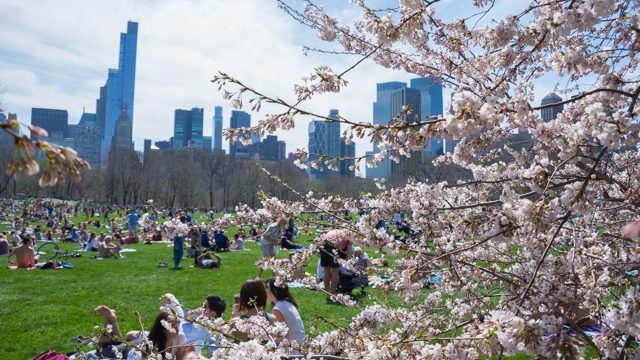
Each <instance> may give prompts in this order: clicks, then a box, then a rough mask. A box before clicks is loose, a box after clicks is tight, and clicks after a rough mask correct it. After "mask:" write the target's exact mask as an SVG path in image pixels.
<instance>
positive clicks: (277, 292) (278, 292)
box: [267, 278, 298, 308]
mask: <svg viewBox="0 0 640 360" xmlns="http://www.w3.org/2000/svg"><path fill="white" fill-rule="evenodd" d="M267 288H268V289H269V291H271V292H272V293H273V295H274V296H275V297H276V300H278V301H288V302H290V303H292V304H293V306H295V307H296V308H297V307H298V303H297V302H296V299H295V298H294V297H293V295H291V292H289V286H287V284H286V283H285V284H284V286H276V279H275V278H271V279H269V280H267Z"/></svg>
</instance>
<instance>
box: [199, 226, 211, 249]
mask: <svg viewBox="0 0 640 360" xmlns="http://www.w3.org/2000/svg"><path fill="white" fill-rule="evenodd" d="M200 236H201V238H200V245H202V247H203V248H204V249H208V248H209V247H210V246H211V245H210V244H209V231H208V230H207V228H206V227H204V226H203V227H202V229H201V230H200Z"/></svg>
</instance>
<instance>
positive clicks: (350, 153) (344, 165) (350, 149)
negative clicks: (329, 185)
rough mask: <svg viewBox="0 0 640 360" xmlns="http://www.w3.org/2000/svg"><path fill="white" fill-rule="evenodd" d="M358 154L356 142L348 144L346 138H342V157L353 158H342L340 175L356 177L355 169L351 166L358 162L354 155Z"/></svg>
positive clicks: (339, 165)
mask: <svg viewBox="0 0 640 360" xmlns="http://www.w3.org/2000/svg"><path fill="white" fill-rule="evenodd" d="M355 156H356V143H354V142H352V143H351V144H347V142H346V141H344V139H340V157H343V158H351V159H348V160H342V161H340V162H339V163H338V171H339V172H340V176H345V177H354V176H355V170H351V167H352V166H354V165H355V164H356V161H355V159H353V157H355Z"/></svg>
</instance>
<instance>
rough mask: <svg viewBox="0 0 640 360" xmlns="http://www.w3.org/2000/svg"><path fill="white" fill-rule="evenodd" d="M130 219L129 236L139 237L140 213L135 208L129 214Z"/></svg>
mask: <svg viewBox="0 0 640 360" xmlns="http://www.w3.org/2000/svg"><path fill="white" fill-rule="evenodd" d="M127 218H128V219H129V237H130V238H131V237H136V238H137V237H138V214H136V212H135V211H133V209H132V210H131V212H130V213H129V215H127Z"/></svg>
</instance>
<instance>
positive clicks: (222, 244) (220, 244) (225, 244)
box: [213, 230, 229, 251]
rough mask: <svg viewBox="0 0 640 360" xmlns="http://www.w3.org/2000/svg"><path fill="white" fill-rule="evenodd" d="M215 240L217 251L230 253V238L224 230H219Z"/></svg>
mask: <svg viewBox="0 0 640 360" xmlns="http://www.w3.org/2000/svg"><path fill="white" fill-rule="evenodd" d="M213 239H214V240H215V251H229V238H228V237H227V235H225V234H224V232H223V231H222V230H218V231H217V232H216V234H215V236H214V238H213Z"/></svg>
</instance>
